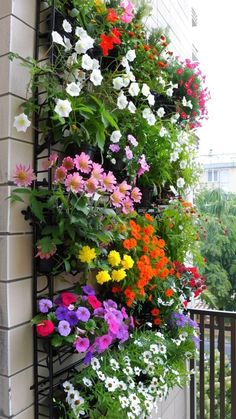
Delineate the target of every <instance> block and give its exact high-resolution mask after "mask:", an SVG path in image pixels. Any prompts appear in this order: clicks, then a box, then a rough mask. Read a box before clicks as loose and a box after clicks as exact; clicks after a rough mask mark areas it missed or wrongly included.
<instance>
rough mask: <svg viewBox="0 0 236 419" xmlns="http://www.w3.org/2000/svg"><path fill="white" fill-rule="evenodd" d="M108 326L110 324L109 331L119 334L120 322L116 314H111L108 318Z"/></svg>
mask: <svg viewBox="0 0 236 419" xmlns="http://www.w3.org/2000/svg"><path fill="white" fill-rule="evenodd" d="M107 323H108V326H109V332H111V333H113V334H114V335H116V334H117V332H118V330H119V327H120V324H119V323H118V321H117V320H116V318H115V317H114V316H110V317H109V319H108V320H107Z"/></svg>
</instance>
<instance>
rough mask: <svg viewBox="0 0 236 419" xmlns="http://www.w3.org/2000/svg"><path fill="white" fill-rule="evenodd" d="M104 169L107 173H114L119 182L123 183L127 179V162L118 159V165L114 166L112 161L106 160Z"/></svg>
mask: <svg viewBox="0 0 236 419" xmlns="http://www.w3.org/2000/svg"><path fill="white" fill-rule="evenodd" d="M104 167H105V169H106V170H107V171H109V170H110V171H111V172H113V173H114V176H115V177H116V179H117V180H118V181H119V182H122V181H123V180H125V179H127V173H126V170H125V167H126V165H125V162H124V161H123V160H122V159H120V158H119V157H117V159H116V163H115V164H112V162H111V160H110V159H105V163H104Z"/></svg>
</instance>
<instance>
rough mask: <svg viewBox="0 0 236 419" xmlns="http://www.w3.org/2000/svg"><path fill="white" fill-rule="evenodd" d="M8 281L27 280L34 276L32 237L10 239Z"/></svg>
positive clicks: (10, 237) (20, 236)
mask: <svg viewBox="0 0 236 419" xmlns="http://www.w3.org/2000/svg"><path fill="white" fill-rule="evenodd" d="M7 261H8V271H9V275H8V278H7V280H11V279H18V278H26V277H30V276H31V275H32V236H31V235H26V236H24V235H19V236H18V235H17V236H9V237H8V260H7Z"/></svg>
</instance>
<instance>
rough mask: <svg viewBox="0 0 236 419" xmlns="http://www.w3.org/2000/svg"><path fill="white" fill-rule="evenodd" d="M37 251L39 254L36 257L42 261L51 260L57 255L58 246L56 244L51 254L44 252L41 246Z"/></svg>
mask: <svg viewBox="0 0 236 419" xmlns="http://www.w3.org/2000/svg"><path fill="white" fill-rule="evenodd" d="M37 250H38V252H37V253H36V255H35V257H36V258H37V257H39V258H40V259H50V257H52V256H53V255H54V254H55V253H56V251H57V246H56V245H55V244H54V245H53V246H52V249H51V250H50V251H49V252H43V250H42V246H40V245H39V246H37Z"/></svg>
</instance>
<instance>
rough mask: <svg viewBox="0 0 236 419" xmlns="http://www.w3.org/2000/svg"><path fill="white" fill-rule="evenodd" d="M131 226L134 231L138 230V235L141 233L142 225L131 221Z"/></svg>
mask: <svg viewBox="0 0 236 419" xmlns="http://www.w3.org/2000/svg"><path fill="white" fill-rule="evenodd" d="M129 226H130V228H131V229H132V230H136V231H137V232H138V233H139V232H140V231H141V227H140V225H138V224H137V223H136V222H135V221H134V220H130V221H129Z"/></svg>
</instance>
